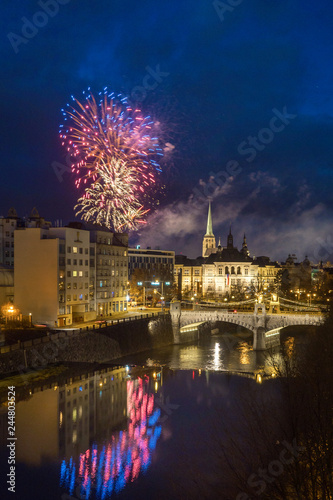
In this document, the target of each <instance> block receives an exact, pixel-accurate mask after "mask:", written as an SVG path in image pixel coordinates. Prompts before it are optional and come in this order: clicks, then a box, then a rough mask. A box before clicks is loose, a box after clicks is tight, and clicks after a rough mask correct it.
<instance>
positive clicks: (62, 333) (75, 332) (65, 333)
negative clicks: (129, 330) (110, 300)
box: [0, 312, 169, 354]
mask: <svg viewBox="0 0 333 500" xmlns="http://www.w3.org/2000/svg"><path fill="white" fill-rule="evenodd" d="M161 316H169V312H152V313H147V314H140V315H139V316H131V317H127V318H119V319H113V320H106V321H103V322H101V323H98V324H96V323H95V324H93V325H89V326H86V327H83V328H73V329H72V330H59V331H57V332H55V333H49V332H48V333H47V335H45V336H44V337H37V338H35V339H30V340H25V341H20V340H19V341H18V342H17V343H16V344H9V345H4V346H2V347H0V354H6V353H8V352H12V351H17V350H19V349H26V348H28V347H33V346H35V345H39V344H45V343H48V342H53V341H55V340H57V339H59V338H68V337H77V336H79V335H80V334H81V333H82V332H89V331H92V332H93V331H96V330H100V329H101V328H106V327H108V326H115V325H119V324H122V323H130V322H132V321H139V320H141V319H147V318H153V317H161Z"/></svg>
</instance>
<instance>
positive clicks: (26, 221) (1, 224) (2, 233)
mask: <svg viewBox="0 0 333 500" xmlns="http://www.w3.org/2000/svg"><path fill="white" fill-rule="evenodd" d="M50 226H51V222H48V221H45V219H44V218H43V217H40V216H39V213H38V211H37V209H36V208H33V209H32V211H31V213H30V216H29V217H24V218H21V217H19V216H18V215H17V212H16V210H15V208H10V209H9V211H8V214H7V216H6V217H0V265H2V266H6V267H10V268H14V231H15V230H16V229H20V228H24V227H44V228H47V227H50Z"/></svg>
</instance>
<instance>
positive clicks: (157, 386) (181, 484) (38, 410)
mask: <svg viewBox="0 0 333 500" xmlns="http://www.w3.org/2000/svg"><path fill="white" fill-rule="evenodd" d="M296 339H297V335H296V337H295V336H293V334H292V333H291V334H288V337H287V338H285V339H284V340H283V341H284V342H286V343H287V345H288V346H289V348H290V349H291V351H292V350H293V349H294V346H295V342H296ZM251 344H252V338H251V335H250V336H249V335H248V334H242V335H241V334H237V335H231V334H228V333H224V334H223V335H222V334H218V335H216V336H210V337H205V338H204V339H202V340H200V341H196V342H193V343H191V344H188V345H187V344H185V345H179V346H169V347H165V348H162V349H158V350H155V351H149V352H144V353H139V354H136V355H133V356H127V357H126V358H123V359H121V360H117V366H109V367H105V368H103V370H95V371H94V372H91V371H89V370H88V369H85V370H84V369H83V370H81V372H80V373H79V374H78V373H77V371H76V374H75V376H74V375H73V376H72V377H71V378H69V377H68V380H67V383H66V384H65V383H64V382H62V383H57V382H55V381H53V382H52V383H51V384H49V385H48V386H47V387H46V386H43V383H42V382H41V383H38V382H37V383H34V384H28V385H26V386H24V387H23V388H21V389H20V390H19V391H18V393H17V396H16V415H15V418H16V426H15V427H16V436H15V437H16V438H17V439H16V441H15V460H16V465H15V467H16V468H15V488H16V497H15V498H18V499H20V500H48V499H50V500H53V499H61V500H69V499H71V500H73V499H77V498H84V499H89V500H104V499H105V500H107V499H110V498H112V499H113V498H114V499H117V500H123V499H135V500H136V499H141V498H142V499H163V498H165V499H178V498H179V499H181V498H191V499H192V498H193V499H195V498H221V499H229V498H236V496H237V495H236V496H235V491H234V490H233V485H232V484H231V483H230V480H229V479H230V477H229V474H228V472H227V469H226V466H225V463H223V460H222V461H221V458H220V455H221V446H222V445H223V444H222V443H223V440H224V439H225V438H226V435H227V434H228V433H229V434H232V432H233V431H232V430H231V429H232V424H233V423H234V422H235V421H237V420H239V418H240V410H239V404H240V402H241V401H242V400H243V398H244V397H245V396H246V395H247V394H250V393H251V391H257V390H258V387H260V389H259V390H260V391H262V393H263V394H264V393H265V391H268V389H267V388H268V384H269V383H270V382H274V381H272V380H271V379H270V377H269V375H270V373H271V367H270V363H269V362H268V361H267V355H265V354H263V353H255V352H254V351H253V350H252V345H251ZM277 356H278V354H277ZM156 363H159V364H160V365H162V366H157V365H156ZM134 364H135V365H142V366H143V365H148V367H147V368H138V367H136V368H132V367H131V365H134ZM266 379H267V380H266ZM7 382H8V385H9V384H11V382H10V381H7ZM7 382H6V383H7ZM269 392H270V393H271V392H272V390H271V388H270V389H269ZM7 409H8V407H7V406H6V402H5V401H2V405H1V412H0V422H1V436H0V437H1V449H2V452H1V471H2V481H1V488H2V490H1V493H2V495H1V498H14V496H13V495H12V494H11V493H10V492H8V489H7V487H8V486H9V484H7V485H6V482H5V475H6V474H7V473H8V472H9V464H8V457H9V452H10V449H9V448H8V446H7V443H8V441H7ZM226 429H227V430H226ZM6 490H7V491H6ZM236 493H237V491H236Z"/></svg>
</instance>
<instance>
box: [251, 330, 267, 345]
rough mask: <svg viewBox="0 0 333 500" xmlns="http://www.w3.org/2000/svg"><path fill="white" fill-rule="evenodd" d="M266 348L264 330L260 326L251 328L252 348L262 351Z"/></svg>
mask: <svg viewBox="0 0 333 500" xmlns="http://www.w3.org/2000/svg"><path fill="white" fill-rule="evenodd" d="M265 349H266V332H265V329H264V328H263V327H262V326H258V327H255V329H254V330H253V350H254V351H264V350H265Z"/></svg>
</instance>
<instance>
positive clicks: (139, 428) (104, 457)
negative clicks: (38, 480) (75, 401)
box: [60, 377, 162, 500]
mask: <svg viewBox="0 0 333 500" xmlns="http://www.w3.org/2000/svg"><path fill="white" fill-rule="evenodd" d="M149 382H150V381H149V377H144V378H137V379H136V380H127V384H126V390H127V415H128V417H129V421H128V423H127V428H126V429H125V430H122V431H119V432H114V433H112V436H111V437H110V439H109V440H108V441H107V442H106V443H103V444H100V443H94V444H93V445H92V446H91V447H90V448H88V449H87V450H85V451H84V452H82V453H80V455H79V457H75V456H71V457H70V458H69V459H67V460H66V459H64V460H63V461H62V463H61V471H60V486H61V487H64V488H65V489H66V491H68V493H69V494H70V495H73V493H74V489H75V488H76V487H77V485H78V487H79V492H80V495H81V498H86V499H87V500H88V499H89V498H91V495H92V494H93V497H94V498H96V499H101V500H102V499H107V498H110V496H111V494H112V493H114V492H115V493H119V492H120V491H121V490H122V489H123V488H124V487H125V485H126V484H127V483H129V482H133V481H135V479H137V477H138V476H139V474H140V472H146V471H147V469H148V466H149V464H150V461H151V456H152V453H153V451H154V449H155V447H156V443H157V440H158V439H159V437H160V435H161V430H162V427H161V425H160V423H159V417H160V414H161V410H160V408H158V407H156V401H155V395H154V394H153V393H152V392H151V388H150V383H149ZM156 383H157V381H156V382H155V383H154V385H156Z"/></svg>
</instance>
